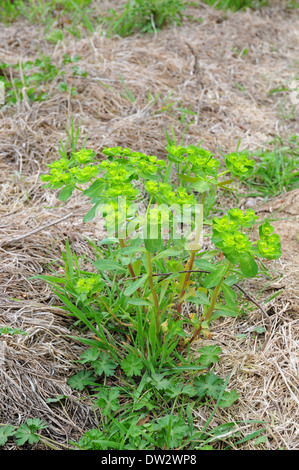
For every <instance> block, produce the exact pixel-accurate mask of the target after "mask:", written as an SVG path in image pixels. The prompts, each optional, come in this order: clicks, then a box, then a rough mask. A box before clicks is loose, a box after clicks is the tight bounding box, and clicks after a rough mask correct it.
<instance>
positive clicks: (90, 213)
mask: <svg viewBox="0 0 299 470" xmlns="http://www.w3.org/2000/svg"><path fill="white" fill-rule="evenodd" d="M100 204H101V202H97V203H96V204H94V206H92V208H91V209H90V210H89V211H88V212H87V214H85V216H84V217H83V222H89V221H90V220H92V219H94V217H95V216H96V214H97V209H98V207H99V205H100Z"/></svg>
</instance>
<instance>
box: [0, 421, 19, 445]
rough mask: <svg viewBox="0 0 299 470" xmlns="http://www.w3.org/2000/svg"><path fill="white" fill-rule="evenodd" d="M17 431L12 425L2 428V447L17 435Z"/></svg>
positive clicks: (0, 442) (0, 437)
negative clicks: (11, 437)
mask: <svg viewBox="0 0 299 470" xmlns="http://www.w3.org/2000/svg"><path fill="white" fill-rule="evenodd" d="M15 429H16V428H15V426H12V425H11V424H6V425H5V426H1V427H0V446H4V445H5V444H6V442H7V439H8V438H9V437H10V436H13V435H14V434H15V433H16V431H15Z"/></svg>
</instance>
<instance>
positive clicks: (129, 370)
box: [121, 353, 143, 377]
mask: <svg viewBox="0 0 299 470" xmlns="http://www.w3.org/2000/svg"><path fill="white" fill-rule="evenodd" d="M121 368H122V369H123V371H124V372H125V374H126V375H127V376H128V377H133V375H141V371H142V369H143V361H142V359H141V358H140V357H138V356H136V354H134V353H129V354H128V355H127V357H126V359H125V360H124V361H123V363H122V365H121Z"/></svg>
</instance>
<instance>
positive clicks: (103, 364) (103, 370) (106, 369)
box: [91, 352, 117, 377]
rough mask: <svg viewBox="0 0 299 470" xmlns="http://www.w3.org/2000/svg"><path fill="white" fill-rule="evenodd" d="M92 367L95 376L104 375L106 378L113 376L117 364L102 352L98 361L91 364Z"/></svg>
mask: <svg viewBox="0 0 299 470" xmlns="http://www.w3.org/2000/svg"><path fill="white" fill-rule="evenodd" d="M91 365H92V367H93V369H94V371H95V373H96V374H97V375H102V374H105V375H107V377H109V376H111V375H114V371H115V369H116V367H117V363H116V362H115V361H113V359H111V358H110V357H109V356H108V354H106V353H104V352H102V353H101V354H100V355H99V357H98V359H97V360H96V361H94V362H92V364H91Z"/></svg>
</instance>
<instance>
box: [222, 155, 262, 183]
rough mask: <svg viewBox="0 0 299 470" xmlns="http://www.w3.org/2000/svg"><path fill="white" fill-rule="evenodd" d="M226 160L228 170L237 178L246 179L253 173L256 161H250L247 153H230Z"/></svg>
mask: <svg viewBox="0 0 299 470" xmlns="http://www.w3.org/2000/svg"><path fill="white" fill-rule="evenodd" d="M224 160H225V165H226V167H227V169H228V170H229V171H230V172H231V173H232V175H234V176H236V177H237V178H244V177H247V176H250V175H251V174H252V173H253V170H254V165H255V161H254V160H253V159H249V158H248V157H247V154H246V153H245V152H233V153H230V154H229V155H226V156H225V158H224Z"/></svg>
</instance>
